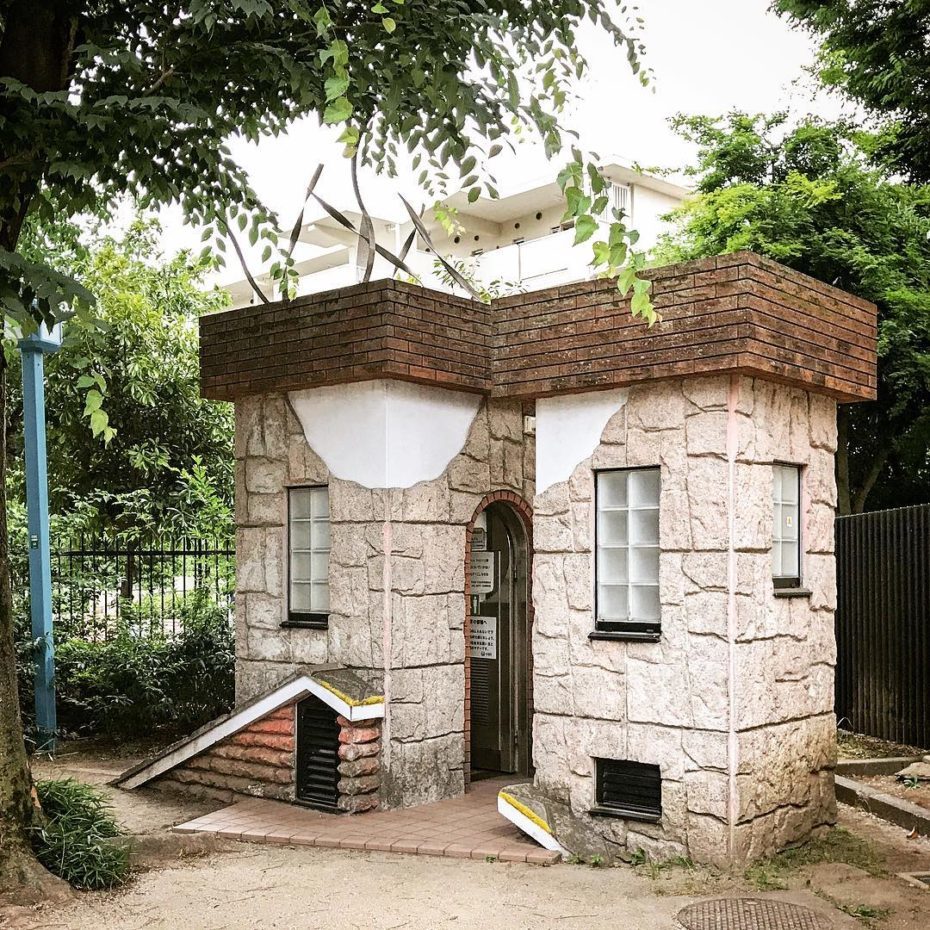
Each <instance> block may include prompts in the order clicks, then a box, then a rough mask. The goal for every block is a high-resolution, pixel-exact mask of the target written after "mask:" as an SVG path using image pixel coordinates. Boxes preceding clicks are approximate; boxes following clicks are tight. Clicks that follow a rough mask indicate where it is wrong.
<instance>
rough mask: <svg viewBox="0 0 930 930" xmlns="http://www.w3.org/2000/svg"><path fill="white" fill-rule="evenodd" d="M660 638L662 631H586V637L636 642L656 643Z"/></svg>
mask: <svg viewBox="0 0 930 930" xmlns="http://www.w3.org/2000/svg"><path fill="white" fill-rule="evenodd" d="M661 638H662V633H661V632H659V631H656V632H654V633H647V632H642V631H639V630H592V631H591V632H590V633H588V639H614V640H627V641H629V642H636V643H657V642H658V641H659V640H660V639H661Z"/></svg>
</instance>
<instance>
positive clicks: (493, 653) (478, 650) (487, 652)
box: [468, 615, 497, 659]
mask: <svg viewBox="0 0 930 930" xmlns="http://www.w3.org/2000/svg"><path fill="white" fill-rule="evenodd" d="M468 655H469V657H470V658H472V659H496V658H497V617H476V616H474V615H473V616H472V618H471V630H470V633H469V638H468Z"/></svg>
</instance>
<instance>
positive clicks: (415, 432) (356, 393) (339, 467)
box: [289, 381, 481, 488]
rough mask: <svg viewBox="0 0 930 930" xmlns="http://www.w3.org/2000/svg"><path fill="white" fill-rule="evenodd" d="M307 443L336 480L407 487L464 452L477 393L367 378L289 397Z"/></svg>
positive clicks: (433, 474)
mask: <svg viewBox="0 0 930 930" xmlns="http://www.w3.org/2000/svg"><path fill="white" fill-rule="evenodd" d="M289 397H290V401H291V405H292V407H293V408H294V413H295V414H296V415H297V418H298V419H299V420H300V424H301V426H303V429H304V435H305V436H306V437H307V442H308V443H309V444H310V447H311V448H312V449H313V451H314V452H316V454H317V455H319V456H320V458H321V459H323V461H324V462H325V463H326V467H327V468H328V469H329V470H330V472H331V473H332V474H333V475H335V476H336V477H337V478H343V479H345V480H347V481H355V482H357V483H358V484H360V485H362V486H363V487H366V488H409V487H413V485H415V484H417V483H418V482H420V481H429V480H432V479H433V478H438V477H439V475H441V474H442V473H443V471H445V469H446V467H447V466H448V464H449V462H451V461H452V459H453V458H454V457H455V456H456V455H458V453H459V452H461V451H462V448H463V447H464V445H465V440H466V438H467V437H468V431H469V429H470V428H471V424H472V422H473V420H474V419H475V414H476V413H477V412H478V407H479V406H480V404H481V398H480V397H479V396H478V395H477V394H465V393H462V392H460V391H447V390H444V389H442V388H433V387H425V386H422V385H419V384H408V383H406V382H403V381H365V382H362V383H361V384H345V385H336V386H333V387H320V388H311V389H309V390H306V391H295V392H293V393H291V394H290V395H289Z"/></svg>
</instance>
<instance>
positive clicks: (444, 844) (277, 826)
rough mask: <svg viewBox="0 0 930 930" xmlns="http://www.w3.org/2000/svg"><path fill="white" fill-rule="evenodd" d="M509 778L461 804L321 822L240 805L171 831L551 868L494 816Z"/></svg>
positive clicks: (286, 809)
mask: <svg viewBox="0 0 930 930" xmlns="http://www.w3.org/2000/svg"><path fill="white" fill-rule="evenodd" d="M512 783H513V779H512V778H510V779H508V778H494V779H487V780H486V781H479V782H477V783H476V784H474V785H473V786H472V789H471V790H470V791H469V792H468V794H466V795H465V796H464V797H461V798H454V799H452V800H450V801H437V802H436V803H434V804H424V805H422V806H421V807H415V808H410V809H409V810H399V811H376V812H373V813H369V814H356V815H338V814H323V813H320V812H318V811H313V810H309V809H308V808H305V807H299V806H297V805H294V804H283V803H281V802H279V801H266V800H264V799H260V798H256V799H254V800H246V801H239V802H238V803H236V804H233V805H231V806H229V807H224V808H223V809H222V810H218V811H215V812H214V813H212V814H206V815H205V816H203V817H198V818H197V819H196V820H190V821H188V822H187V823H183V824H181V825H180V826H177V827H175V828H174V830H175V831H176V832H178V833H213V834H215V835H216V836H221V837H225V838H227V839H234V840H243V841H245V842H250V843H285V844H290V845H294V846H328V847H336V848H339V849H371V850H380V851H384V852H388V851H390V852H403V853H417V854H419V855H421V856H452V857H454V858H458V859H485V858H487V857H488V856H493V857H494V858H496V859H499V860H501V861H502V862H529V863H532V864H534V865H551V864H552V863H554V862H557V861H558V859H559V854H558V853H555V852H551V851H550V850H548V849H543V848H542V847H540V846H539V845H537V844H536V843H535V842H533V840H531V839H530V838H529V837H527V836H526V835H525V834H523V833H521V832H520V831H519V830H518V829H517V828H516V827H515V826H514V825H513V824H511V823H510V822H509V821H508V820H506V819H505V818H503V817H502V816H501V815H500V814H499V813H498V812H497V792H498V791H499V790H500V789H501V788H502V787H503V786H504V785H507V784H512Z"/></svg>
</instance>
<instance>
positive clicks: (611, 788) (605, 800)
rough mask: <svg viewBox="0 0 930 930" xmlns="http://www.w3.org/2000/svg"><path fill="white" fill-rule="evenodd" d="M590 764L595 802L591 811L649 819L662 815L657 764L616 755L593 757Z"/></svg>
mask: <svg viewBox="0 0 930 930" xmlns="http://www.w3.org/2000/svg"><path fill="white" fill-rule="evenodd" d="M594 766H595V779H596V785H595V792H596V795H595V796H596V804H597V806H596V807H595V808H594V810H593V811H592V813H596V814H606V815H610V816H613V817H626V818H628V819H630V820H652V821H655V820H658V819H659V818H660V817H661V816H662V777H661V774H660V772H659V766H657V765H647V764H645V763H643V762H621V761H619V760H616V759H595V760H594Z"/></svg>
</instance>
